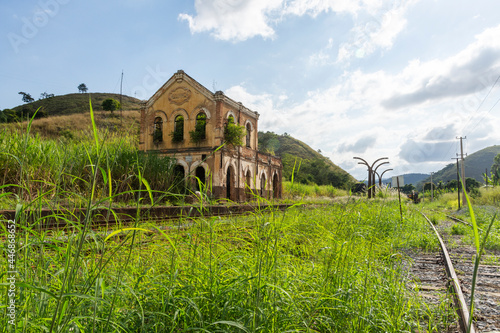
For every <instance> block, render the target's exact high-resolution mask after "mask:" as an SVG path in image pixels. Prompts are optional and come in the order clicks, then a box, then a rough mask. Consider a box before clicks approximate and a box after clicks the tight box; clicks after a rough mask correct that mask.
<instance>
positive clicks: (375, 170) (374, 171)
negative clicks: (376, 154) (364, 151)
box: [372, 161, 389, 196]
mask: <svg viewBox="0 0 500 333" xmlns="http://www.w3.org/2000/svg"><path fill="white" fill-rule="evenodd" d="M384 164H389V162H387V161H386V162H382V163H380V164H379V165H377V167H376V168H375V169H373V173H372V176H373V181H372V185H374V186H373V196H375V184H376V182H375V174H378V173H377V169H378V168H379V167H380V166H382V165H384Z"/></svg>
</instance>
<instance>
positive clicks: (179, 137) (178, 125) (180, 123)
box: [172, 115, 184, 142]
mask: <svg viewBox="0 0 500 333" xmlns="http://www.w3.org/2000/svg"><path fill="white" fill-rule="evenodd" d="M183 140H184V117H183V116H180V115H179V116H177V117H175V124H174V132H173V133H172V141H173V142H182V141H183Z"/></svg>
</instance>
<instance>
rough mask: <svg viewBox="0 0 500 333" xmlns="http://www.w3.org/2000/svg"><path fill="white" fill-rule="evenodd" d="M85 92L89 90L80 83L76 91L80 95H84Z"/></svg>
mask: <svg viewBox="0 0 500 333" xmlns="http://www.w3.org/2000/svg"><path fill="white" fill-rule="evenodd" d="M87 90H89V89H88V88H87V86H86V85H85V83H80V85H79V86H78V91H79V92H81V93H86V92H87Z"/></svg>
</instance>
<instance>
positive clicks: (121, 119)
mask: <svg viewBox="0 0 500 333" xmlns="http://www.w3.org/2000/svg"><path fill="white" fill-rule="evenodd" d="M122 86H123V69H122V78H121V80H120V123H123V107H122Z"/></svg>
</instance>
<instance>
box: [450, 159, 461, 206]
mask: <svg viewBox="0 0 500 333" xmlns="http://www.w3.org/2000/svg"><path fill="white" fill-rule="evenodd" d="M451 159H452V160H457V186H458V187H457V195H458V200H457V202H458V210H460V176H459V175H458V160H459V158H458V157H452V158H451Z"/></svg>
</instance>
